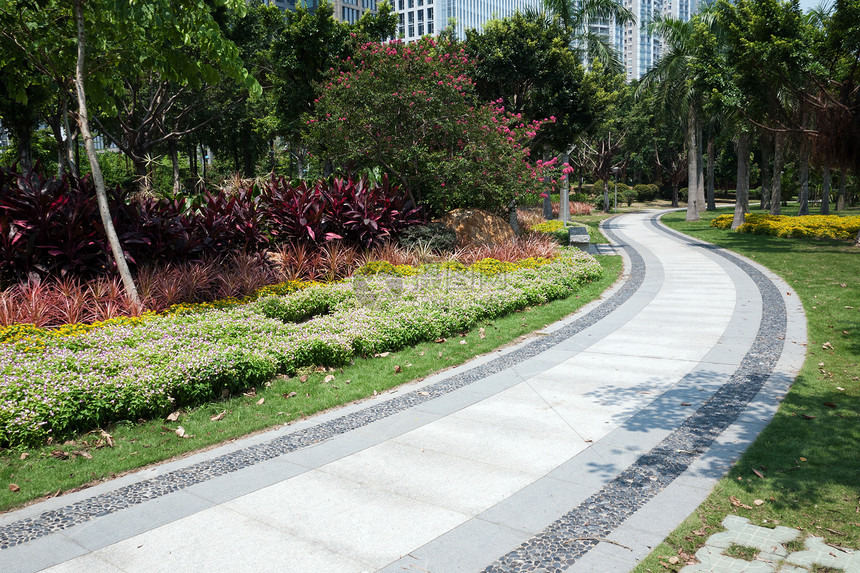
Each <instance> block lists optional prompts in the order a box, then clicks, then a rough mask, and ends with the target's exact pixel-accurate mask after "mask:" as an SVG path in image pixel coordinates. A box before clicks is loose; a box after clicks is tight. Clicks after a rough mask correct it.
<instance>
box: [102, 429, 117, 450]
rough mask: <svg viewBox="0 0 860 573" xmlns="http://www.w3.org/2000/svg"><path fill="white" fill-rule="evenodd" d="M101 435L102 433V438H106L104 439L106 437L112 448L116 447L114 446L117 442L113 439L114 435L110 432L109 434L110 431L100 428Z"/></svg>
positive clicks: (106, 441)
mask: <svg viewBox="0 0 860 573" xmlns="http://www.w3.org/2000/svg"><path fill="white" fill-rule="evenodd" d="M99 435H100V436H101V437H102V438H104V439H105V443H106V444H107V445H108V446H109V447H111V448H112V447H114V446H115V445H116V442H114V441H113V436H111V435H110V434H108V433H107V432H105V431H104V430H99Z"/></svg>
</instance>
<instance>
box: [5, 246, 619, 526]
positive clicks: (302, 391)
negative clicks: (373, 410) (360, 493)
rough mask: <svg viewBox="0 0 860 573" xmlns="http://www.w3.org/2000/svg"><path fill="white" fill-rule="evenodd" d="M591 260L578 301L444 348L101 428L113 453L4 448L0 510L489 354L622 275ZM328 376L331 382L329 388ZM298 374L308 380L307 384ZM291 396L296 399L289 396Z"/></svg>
mask: <svg viewBox="0 0 860 573" xmlns="http://www.w3.org/2000/svg"><path fill="white" fill-rule="evenodd" d="M597 259H598V260H599V261H600V263H601V265H602V266H603V268H604V270H605V273H604V276H603V277H602V278H600V279H598V280H596V281H594V282H592V283H590V284H588V285H585V286H583V287H582V288H581V289H580V290H579V291H578V292H577V293H576V294H574V295H572V296H570V297H568V298H566V299H562V300H556V301H553V302H550V303H548V304H545V305H541V306H536V307H531V308H528V309H526V310H524V311H522V312H516V313H514V314H511V315H508V316H506V317H503V318H500V319H496V320H494V321H489V322H486V323H483V324H481V325H480V326H479V327H478V328H476V329H474V330H472V331H470V332H467V333H464V334H463V335H462V336H457V337H449V338H448V340H447V341H446V342H444V343H434V342H430V343H424V344H419V345H417V346H415V347H411V348H407V349H404V350H401V351H398V352H392V353H389V354H388V355H387V356H385V357H378V358H370V359H356V360H355V362H354V363H353V364H351V365H349V366H345V367H344V368H342V369H340V368H339V369H335V370H330V369H329V370H326V371H324V372H316V371H313V369H305V370H304V371H300V372H299V373H298V374H297V375H296V376H293V377H285V376H280V377H277V378H275V379H273V380H271V381H270V383H269V385H268V386H266V387H258V388H256V391H255V392H253V393H252V392H248V393H247V395H242V396H235V397H232V398H229V399H227V400H223V401H220V402H215V403H210V404H206V405H204V406H200V407H198V408H194V409H191V410H185V411H182V412H181V415H180V417H179V419H178V420H176V421H174V422H170V421H165V420H150V421H143V420H141V421H138V422H137V423H125V424H119V425H116V426H114V427H111V428H106V430H107V432H109V433H110V435H111V437H112V440H113V442H114V446H113V447H95V445H96V443H97V442H98V441H99V440H102V441H106V438H105V437H104V436H102V435H101V434H100V433H99V432H98V431H96V432H90V433H88V434H83V435H80V436H77V437H76V438H75V439H74V440H71V441H69V442H66V443H64V444H54V445H50V446H44V447H41V448H38V449H30V450H27V451H26V452H22V451H20V450H6V451H3V452H2V453H0V511H6V510H9V509H12V508H15V507H19V506H22V505H24V504H26V503H27V502H30V501H32V500H35V499H39V498H42V497H44V496H47V495H52V494H58V493H59V494H61V493H63V492H67V491H69V490H73V489H75V488H80V487H86V486H87V485H93V484H95V483H97V482H99V481H101V480H104V479H110V478H112V477H116V476H117V475H118V474H121V473H123V472H128V471H131V470H135V469H138V468H141V467H144V466H146V465H149V464H153V463H158V462H162V461H164V460H168V459H171V458H174V457H177V456H182V455H185V454H188V453H191V452H194V451H197V450H201V449H204V448H207V447H211V446H215V445H218V444H220V443H223V442H225V441H228V440H232V439H235V438H240V437H243V436H246V435H249V434H252V433H255V432H259V431H262V430H266V429H269V428H273V427H275V426H278V425H283V424H286V423H289V422H293V421H295V420H298V419H301V418H303V417H306V416H310V415H311V414H314V413H317V412H320V411H323V410H326V409H329V408H333V407H336V406H339V405H342V404H347V403H350V402H352V401H355V400H360V399H362V398H366V397H368V396H372V395H373V394H374V392H379V393H381V392H385V391H388V390H390V389H392V388H393V387H395V386H398V385H400V384H404V383H406V382H411V381H413V380H417V379H420V378H423V377H426V376H428V375H430V374H433V373H434V372H437V371H439V370H441V369H443V368H445V367H451V366H456V365H458V364H462V363H464V362H466V361H467V360H469V359H471V358H473V357H475V356H477V355H479V354H484V353H487V352H491V351H493V350H495V349H497V348H499V347H501V346H504V345H506V344H508V343H511V342H513V341H516V340H517V339H518V338H520V337H522V336H524V335H526V334H529V333H531V332H534V331H536V330H539V329H541V328H543V327H545V326H546V325H548V324H550V323H552V322H555V321H557V320H559V319H561V318H564V317H565V316H568V315H570V314H571V313H573V312H575V311H576V310H577V309H579V308H580V307H582V306H583V305H584V304H586V303H588V302H591V301H592V300H595V299H597V298H599V297H600V295H601V293H603V291H605V290H606V289H607V288H608V287H609V286H611V285H612V283H614V282H615V280H616V279H617V278H618V276H619V275H620V273H621V269H622V263H621V257H607V256H599V257H597ZM482 335H483V337H482ZM461 341H464V342H465V344H461ZM396 370H399V371H396ZM328 376H333V377H334V378H333V379H330V380H329V381H328V382H326V381H325V380H326V377H328ZM303 377H306V378H305V380H304V381H302V378H303ZM293 392H295V395H293V396H291V394H292V393H293ZM221 413H224V415H223V417H222V418H221V419H219V420H215V421H213V420H212V418H213V417H217V416H219V415H220V414H221ZM180 426H181V427H182V428H183V429H184V431H185V433H186V435H188V436H192V437H187V438H181V437H179V436H178V435H177V433H176V429H177V428H178V427H180ZM75 452H85V454H84V455H81V453H75ZM25 454H26V455H25ZM87 456H90V457H87ZM22 458H23V459H22ZM10 484H15V485H16V486H17V487H18V488H20V489H19V491H15V492H13V491H10V489H9V486H10Z"/></svg>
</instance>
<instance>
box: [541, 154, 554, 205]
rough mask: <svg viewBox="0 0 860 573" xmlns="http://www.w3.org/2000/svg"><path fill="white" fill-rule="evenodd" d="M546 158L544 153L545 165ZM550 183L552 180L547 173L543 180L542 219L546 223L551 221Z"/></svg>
mask: <svg viewBox="0 0 860 573" xmlns="http://www.w3.org/2000/svg"><path fill="white" fill-rule="evenodd" d="M547 157H548V156H547V154H546V153H544V156H543V161H544V163H546V161H547ZM551 181H552V178H551V177H550V176H549V173H547V174H546V175H545V176H544V178H543V187H544V192H543V218H544V219H545V220H547V221H549V220H551V219H552V198H551V197H550V194H551V192H552V185H551Z"/></svg>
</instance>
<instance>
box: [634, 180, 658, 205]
mask: <svg viewBox="0 0 860 573" xmlns="http://www.w3.org/2000/svg"><path fill="white" fill-rule="evenodd" d="M633 190H634V191H635V192H636V200H637V201H641V202H643V203H645V202H648V201H653V200H654V199H656V198H657V194H658V193H659V192H660V187H659V186H658V185H654V184H653V183H639V184H637V185H634V186H633Z"/></svg>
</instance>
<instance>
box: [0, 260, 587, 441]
mask: <svg viewBox="0 0 860 573" xmlns="http://www.w3.org/2000/svg"><path fill="white" fill-rule="evenodd" d="M489 266H490V267H492V268H493V270H494V272H495V271H496V270H498V269H497V268H496V265H493V264H492V263H490V264H489ZM601 272H602V270H601V268H600V266H599V264H598V263H597V261H596V260H595V259H594V258H593V257H591V256H589V255H587V254H585V253H582V252H580V251H576V250H574V251H566V250H565V251H563V252H562V254H560V255H559V256H558V257H557V258H555V259H554V260H552V261H547V262H542V264H539V265H528V266H527V268H519V269H517V270H512V271H510V272H504V273H501V274H496V275H493V276H487V275H485V274H482V273H481V272H475V271H455V270H451V269H448V268H445V267H443V266H440V265H435V266H434V265H425V266H424V267H422V268H421V269H420V270H419V271H418V272H416V273H415V274H413V275H407V276H400V275H399V274H398V275H387V274H378V275H359V276H356V277H355V278H353V279H348V280H345V281H343V282H340V283H336V284H332V285H326V286H323V285H313V286H310V287H308V288H304V289H302V290H300V291H298V292H295V293H292V294H288V295H284V296H265V297H262V298H260V299H258V300H257V301H255V302H252V303H249V304H244V305H237V306H233V307H228V308H220V309H219V308H213V309H209V310H205V311H201V312H194V313H186V314H182V313H179V314H173V315H170V316H157V317H150V318H148V319H146V320H140V321H129V322H128V323H123V324H111V325H107V326H105V327H103V328H98V329H92V330H89V331H86V332H82V333H80V334H78V335H75V336H66V337H46V338H43V339H41V341H40V342H41V343H40V344H34V345H28V344H26V343H25V342H26V341H22V340H19V341H18V342H16V343H14V344H3V345H0V373H2V376H3V379H2V383H0V444H2V445H5V446H17V445H26V444H34V443H39V442H44V440H46V439H47V438H49V437H53V438H54V439H63V438H64V437H65V436H68V435H70V434H71V433H72V432H75V431H80V430H89V429H92V428H96V427H99V426H100V425H102V424H106V423H109V422H113V421H118V420H123V419H130V420H135V419H137V418H141V417H149V416H157V415H164V414H166V413H168V412H169V411H171V410H172V409H174V408H177V407H181V406H186V405H193V404H199V403H202V402H205V401H208V400H213V399H217V398H218V397H219V396H220V395H221V393H222V391H224V390H227V391H229V392H236V391H238V390H241V389H243V388H246V387H248V386H251V385H254V384H259V383H261V382H263V381H265V380H267V379H268V378H270V377H272V376H273V375H275V374H277V373H289V372H292V371H294V370H295V369H296V368H298V367H301V366H307V365H315V364H322V365H337V364H343V363H346V362H348V361H349V360H350V359H351V358H352V357H353V356H355V355H361V354H371V353H376V352H384V351H390V350H396V349H398V348H402V347H404V346H406V345H411V344H415V343H417V342H420V341H423V340H433V339H436V338H439V337H440V336H446V335H448V334H451V333H455V332H460V331H463V330H466V329H469V328H471V327H472V326H474V325H475V324H476V323H478V322H479V321H481V320H488V319H493V318H496V317H499V316H502V315H504V314H507V313H510V312H512V311H514V310H518V309H521V308H524V307H525V306H528V305H534V304H540V303H545V302H548V301H550V300H554V299H558V298H563V297H565V296H568V295H569V294H570V293H572V292H574V291H575V290H576V288H577V287H578V286H579V285H582V284H584V283H586V282H588V281H590V280H593V279H594V278H596V277H598V276H599V275H600V274H601ZM297 321H304V322H297Z"/></svg>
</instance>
